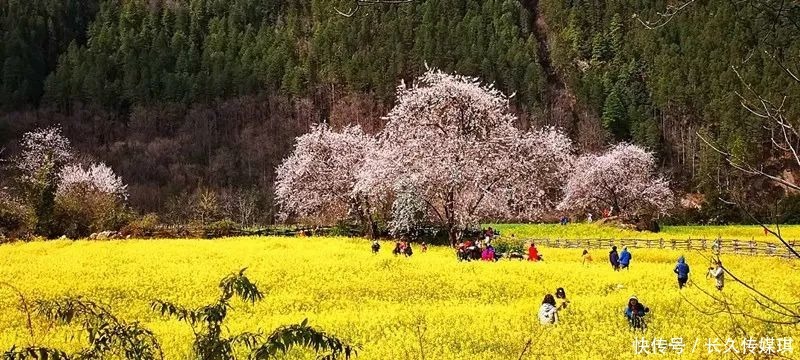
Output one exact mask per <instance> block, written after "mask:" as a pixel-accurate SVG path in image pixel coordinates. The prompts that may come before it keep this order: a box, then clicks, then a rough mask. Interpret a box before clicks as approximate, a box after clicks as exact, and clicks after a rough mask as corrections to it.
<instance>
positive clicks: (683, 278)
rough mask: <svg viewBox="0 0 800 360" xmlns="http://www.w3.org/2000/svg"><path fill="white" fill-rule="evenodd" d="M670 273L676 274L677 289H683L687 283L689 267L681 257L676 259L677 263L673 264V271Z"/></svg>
mask: <svg viewBox="0 0 800 360" xmlns="http://www.w3.org/2000/svg"><path fill="white" fill-rule="evenodd" d="M672 272H674V273H675V274H678V288H679V289H683V286H684V285H686V282H687V281H689V265H687V264H686V259H684V258H683V256H681V257H679V258H678V263H677V264H675V269H673V270H672Z"/></svg>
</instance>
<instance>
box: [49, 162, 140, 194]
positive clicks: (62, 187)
mask: <svg viewBox="0 0 800 360" xmlns="http://www.w3.org/2000/svg"><path fill="white" fill-rule="evenodd" d="M58 179H59V181H58V189H57V190H56V196H57V197H58V196H63V195H64V194H66V193H67V192H68V191H72V190H85V191H92V192H98V193H102V194H109V195H113V196H115V197H118V198H120V199H123V200H124V199H127V198H128V186H127V185H125V184H124V183H123V182H122V178H120V177H119V176H117V175H116V174H115V173H114V171H113V170H111V168H110V167H108V166H107V165H106V164H104V163H94V164H91V165H90V166H89V167H88V168H86V169H84V168H83V167H81V166H80V165H76V164H71V165H67V166H65V167H64V169H63V170H61V173H59V176H58Z"/></svg>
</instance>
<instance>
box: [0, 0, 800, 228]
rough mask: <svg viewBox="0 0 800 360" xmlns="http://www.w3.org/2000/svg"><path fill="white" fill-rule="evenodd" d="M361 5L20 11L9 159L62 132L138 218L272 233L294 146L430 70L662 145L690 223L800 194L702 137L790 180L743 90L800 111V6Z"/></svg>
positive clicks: (364, 112)
mask: <svg viewBox="0 0 800 360" xmlns="http://www.w3.org/2000/svg"><path fill="white" fill-rule="evenodd" d="M349 3H350V2H349V1H345V0H310V1H309V0H300V1H292V2H285V1H274V0H261V1H256V0H148V1H144V0H125V1H122V0H25V1H22V0H6V1H4V2H3V3H2V5H0V27H2V34H3V35H2V36H3V39H2V42H0V61H2V73H1V74H0V148H5V153H4V154H3V156H6V154H13V153H14V151H15V147H16V146H17V141H18V139H19V137H20V136H21V134H22V133H24V132H26V131H30V130H32V129H34V128H36V127H39V126H44V125H51V124H60V125H61V126H63V128H64V131H65V134H66V135H67V136H68V137H69V138H70V139H71V140H72V142H73V145H74V146H75V147H76V148H77V149H79V150H80V151H81V154H83V155H84V156H86V157H88V158H92V159H96V160H102V161H105V162H106V163H108V164H109V165H111V166H112V167H113V168H114V169H115V171H117V172H118V173H119V174H120V175H121V176H122V177H123V178H124V179H125V181H126V182H127V183H128V184H129V191H130V196H131V197H130V203H131V205H132V207H133V208H134V209H136V210H137V211H139V212H142V213H144V212H157V213H159V214H160V215H161V216H162V217H163V218H164V219H167V220H169V219H173V221H175V222H179V221H184V220H182V219H188V218H191V217H192V207H193V205H192V204H195V203H197V202H198V201H199V200H198V199H202V198H204V195H207V194H208V193H210V192H212V193H215V194H216V196H217V197H219V198H220V199H221V198H224V197H225V196H229V195H230V194H243V193H255V194H257V196H256V197H257V203H258V207H259V211H258V221H259V222H265V223H267V222H271V221H273V214H274V211H275V209H274V208H273V206H272V199H271V193H272V190H271V187H272V182H273V179H274V176H275V174H274V169H275V167H276V166H277V165H278V164H279V163H280V161H281V160H282V159H283V158H284V157H285V156H287V154H288V153H289V151H290V150H291V146H292V139H293V138H294V137H295V136H297V135H298V134H301V133H303V132H305V131H306V130H307V129H308V128H309V126H310V125H311V124H314V123H318V122H328V123H330V124H333V125H334V126H340V125H344V124H348V123H357V124H360V125H361V126H362V127H364V128H365V129H366V130H367V131H369V132H374V131H377V130H378V129H380V128H381V126H382V120H381V116H383V115H385V113H386V112H387V111H388V109H389V108H390V107H391V106H392V103H393V101H394V99H393V96H394V90H395V88H396V86H397V85H398V84H399V83H400V81H401V80H402V81H405V82H410V81H412V80H413V79H414V78H415V77H416V76H417V75H419V74H421V73H422V72H423V71H424V70H425V68H426V66H430V67H436V68H441V69H443V70H446V71H453V72H458V73H461V74H466V75H471V76H477V77H480V78H481V79H482V80H484V81H486V82H492V83H494V84H496V86H497V87H498V88H500V89H501V90H503V91H504V92H505V93H507V94H514V95H513V97H512V99H511V105H512V110H513V111H514V112H515V113H516V114H518V115H519V119H520V121H519V124H518V125H519V126H520V127H523V128H526V127H535V126H542V125H555V126H560V127H562V128H564V129H565V130H566V131H567V132H568V133H569V134H570V136H571V137H572V138H573V140H574V141H575V142H576V144H577V145H578V148H579V149H580V150H581V151H594V150H598V149H600V148H602V147H604V146H605V145H606V144H609V143H612V142H618V141H630V142H633V143H636V144H640V145H644V146H646V147H648V148H649V149H651V150H652V151H654V152H656V154H657V155H658V158H659V161H660V165H661V167H662V170H663V171H664V172H665V173H666V174H667V175H668V176H669V177H670V179H671V181H672V182H673V184H674V185H675V187H676V188H677V189H678V190H679V192H681V193H699V194H701V197H704V198H705V199H706V202H707V206H704V207H703V210H702V212H699V213H698V212H695V213H692V214H687V215H686V216H684V217H680V219H679V220H676V221H690V222H706V221H721V222H724V221H747V220H746V219H745V218H743V216H742V215H741V214H739V213H738V212H737V211H736V210H732V209H729V208H727V207H726V206H725V205H724V204H721V203H720V202H719V200H718V199H720V198H725V197H726V196H728V195H731V194H735V195H740V196H745V197H748V198H753V197H757V198H758V199H760V200H763V201H760V202H758V204H757V205H758V207H759V208H761V210H764V211H766V209H770V208H772V207H774V206H775V201H777V200H778V199H781V198H785V197H786V194H784V193H783V191H782V190H781V189H779V188H774V187H771V186H768V185H767V184H764V183H763V181H762V182H759V181H756V180H755V179H753V178H750V177H748V176H743V175H742V174H737V173H735V172H732V171H731V169H729V168H726V167H725V166H724V164H723V162H722V158H721V156H720V155H719V154H718V153H716V152H714V151H712V150H710V149H709V148H708V147H707V146H704V143H703V142H702V141H701V140H700V139H699V137H698V136H697V134H698V133H700V134H705V135H706V137H707V138H709V139H713V141H715V143H717V144H718V145H719V146H720V147H722V148H725V149H730V151H731V152H733V153H735V154H737V155H739V156H741V157H743V158H746V159H747V160H748V161H751V162H753V163H757V164H763V166H764V167H768V168H769V167H774V168H778V169H784V168H786V163H785V162H784V155H785V154H784V153H783V151H782V150H781V149H780V148H779V147H777V146H775V145H774V144H773V143H772V142H771V141H770V135H771V134H772V133H773V132H774V131H775V129H771V128H769V127H768V126H764V125H765V124H764V123H763V122H762V121H761V120H760V119H759V118H757V117H755V116H753V115H752V114H750V113H749V112H748V111H747V110H746V109H745V108H744V107H743V106H741V104H740V100H741V99H740V97H739V96H738V95H737V93H738V94H742V95H744V96H747V94H748V92H747V91H746V89H745V86H744V84H750V85H751V86H752V89H753V90H754V91H755V92H757V93H758V94H760V95H762V96H764V97H765V98H769V99H773V100H775V101H778V102H780V101H781V99H784V98H785V101H784V107H783V109H782V110H783V111H784V112H785V117H786V118H788V119H793V120H795V121H796V120H797V119H798V117H800V81H797V80H795V79H793V78H792V74H800V4H798V3H797V2H792V1H788V2H787V1H778V0H758V1H745V2H731V1H723V0H717V1H695V2H694V3H692V4H690V5H691V6H687V7H686V8H684V9H682V10H681V11H680V12H678V13H677V14H675V16H673V17H671V18H665V17H663V16H661V15H660V14H663V13H664V12H665V9H667V5H668V4H667V3H665V2H663V1H655V2H645V1H628V0H606V1H600V0H538V1H537V0H521V1H520V0H488V1H478V0H416V1H414V2H413V3H411V4H399V5H377V6H369V7H364V8H363V9H361V10H359V11H358V12H357V13H356V14H355V15H354V16H352V17H344V16H341V15H339V14H337V13H336V12H335V10H334V9H336V8H345V9H346V8H347V7H348V4H349ZM645 23H650V24H651V25H655V26H645ZM734 69H736V70H737V71H738V72H739V74H740V75H741V77H740V76H737V74H736V71H734ZM789 170H790V171H792V170H797V169H792V168H789ZM3 182H4V180H0V185H3V184H2V183H3ZM790 202H791V201H789V200H786V199H784V201H783V202H782V204H783V205H780V206H783V207H786V206H788V205H786V204H787V203H790ZM220 203H222V202H220ZM220 213H222V211H220ZM220 216H221V215H220Z"/></svg>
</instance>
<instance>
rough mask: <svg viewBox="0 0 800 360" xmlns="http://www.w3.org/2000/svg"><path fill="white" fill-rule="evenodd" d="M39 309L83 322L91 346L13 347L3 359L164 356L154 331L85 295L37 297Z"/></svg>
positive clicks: (146, 359) (60, 319)
mask: <svg viewBox="0 0 800 360" xmlns="http://www.w3.org/2000/svg"><path fill="white" fill-rule="evenodd" d="M34 308H35V312H36V313H37V314H39V315H41V316H43V317H44V318H46V319H47V320H49V321H52V322H55V323H56V324H59V325H79V326H80V327H81V329H82V330H83V333H85V334H86V340H87V342H88V343H89V346H88V347H86V348H84V349H83V350H81V351H79V352H77V353H75V354H71V355H68V354H67V353H66V352H64V351H61V350H58V349H52V348H46V347H37V346H29V347H23V348H18V347H16V346H15V347H12V348H11V349H10V350H8V351H6V352H5V353H3V354H2V359H3V360H24V359H55V360H59V359H74V360H93V359H105V358H108V357H113V358H122V359H129V360H156V359H164V355H163V353H162V351H161V346H160V345H159V343H158V341H157V340H156V338H155V336H154V335H153V333H152V332H151V331H150V330H148V329H145V328H143V327H141V326H139V324H138V323H137V322H133V323H129V322H126V321H122V320H120V319H118V318H117V317H116V316H114V315H113V314H112V313H111V312H110V311H109V310H108V309H106V308H105V307H103V306H101V305H98V304H96V303H94V302H92V301H89V300H84V299H81V298H63V299H57V300H42V301H37V302H36V304H35V306H34Z"/></svg>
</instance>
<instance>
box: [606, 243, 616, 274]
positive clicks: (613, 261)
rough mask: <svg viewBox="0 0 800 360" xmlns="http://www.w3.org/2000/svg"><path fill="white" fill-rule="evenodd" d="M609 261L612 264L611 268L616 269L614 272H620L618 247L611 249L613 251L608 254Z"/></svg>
mask: <svg viewBox="0 0 800 360" xmlns="http://www.w3.org/2000/svg"><path fill="white" fill-rule="evenodd" d="M608 261H609V262H611V267H612V268H614V271H619V253H617V247H616V246H612V247H611V251H609V253H608Z"/></svg>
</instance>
